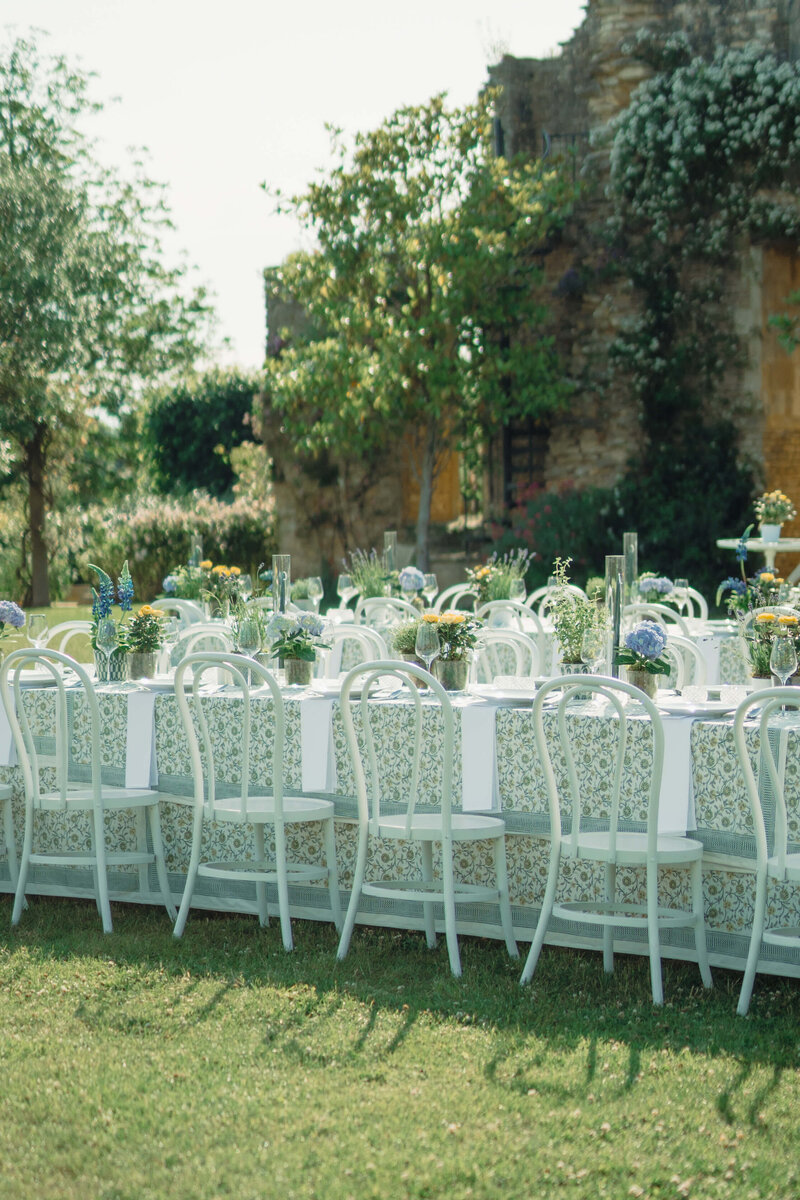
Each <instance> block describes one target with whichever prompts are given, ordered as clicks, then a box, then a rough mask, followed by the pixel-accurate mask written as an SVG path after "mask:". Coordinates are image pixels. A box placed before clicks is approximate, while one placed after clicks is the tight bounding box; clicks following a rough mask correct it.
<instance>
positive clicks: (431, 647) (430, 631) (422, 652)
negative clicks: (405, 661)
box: [414, 621, 440, 671]
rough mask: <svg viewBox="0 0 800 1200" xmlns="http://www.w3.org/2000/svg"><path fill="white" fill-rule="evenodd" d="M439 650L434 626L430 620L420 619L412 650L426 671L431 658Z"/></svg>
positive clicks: (432, 658)
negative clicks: (423, 664)
mask: <svg viewBox="0 0 800 1200" xmlns="http://www.w3.org/2000/svg"><path fill="white" fill-rule="evenodd" d="M439 650H440V646H439V633H438V631H437V629H436V626H435V625H434V624H433V622H431V621H420V623H419V626H418V627H417V639H416V641H415V643H414V651H415V653H416V655H417V658H421V659H422V661H423V662H424V663H425V669H426V670H427V671H430V669H431V663H432V662H433V660H434V659H435V658H438V657H439Z"/></svg>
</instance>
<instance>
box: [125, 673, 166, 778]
mask: <svg viewBox="0 0 800 1200" xmlns="http://www.w3.org/2000/svg"><path fill="white" fill-rule="evenodd" d="M155 707H156V695H155V692H129V693H128V730H127V738H126V744H125V787H128V788H152V787H156V786H157V784H158V770H157V769H156V724H155Z"/></svg>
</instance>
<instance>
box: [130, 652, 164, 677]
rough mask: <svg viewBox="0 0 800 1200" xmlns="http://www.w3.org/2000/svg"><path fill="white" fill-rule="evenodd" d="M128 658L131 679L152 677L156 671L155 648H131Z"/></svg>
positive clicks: (156, 653)
mask: <svg viewBox="0 0 800 1200" xmlns="http://www.w3.org/2000/svg"><path fill="white" fill-rule="evenodd" d="M128 658H129V659H130V674H131V679H152V678H153V676H154V675H155V673H156V660H157V658H158V652H157V651H156V650H132V651H131V653H130V654H129V655H128Z"/></svg>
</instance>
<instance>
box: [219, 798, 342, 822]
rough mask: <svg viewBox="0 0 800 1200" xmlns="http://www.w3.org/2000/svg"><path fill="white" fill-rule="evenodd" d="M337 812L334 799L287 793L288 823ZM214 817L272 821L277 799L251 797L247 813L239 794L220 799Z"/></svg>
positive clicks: (321, 818)
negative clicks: (244, 813)
mask: <svg viewBox="0 0 800 1200" xmlns="http://www.w3.org/2000/svg"><path fill="white" fill-rule="evenodd" d="M333 812H334V809H333V801H331V800H317V799H315V798H314V797H313V796H284V797H283V819H284V821H285V822H286V824H287V825H288V824H291V823H293V822H295V821H327V820H329V819H330V818H331V817H332V816H333ZM214 818H215V820H218V821H245V820H246V821H250V822H252V821H258V822H265V823H266V822H271V821H274V820H275V800H274V797H272V796H250V797H248V800H247V815H246V816H244V815H243V813H242V802H241V799H240V798H239V796H231V797H230V799H226V800H217V802H216V804H215V805H214Z"/></svg>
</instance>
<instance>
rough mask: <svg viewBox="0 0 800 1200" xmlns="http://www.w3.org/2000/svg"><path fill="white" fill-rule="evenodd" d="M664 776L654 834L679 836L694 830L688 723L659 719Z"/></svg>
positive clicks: (681, 719) (676, 718) (681, 718)
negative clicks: (662, 729) (656, 828)
mask: <svg viewBox="0 0 800 1200" xmlns="http://www.w3.org/2000/svg"><path fill="white" fill-rule="evenodd" d="M661 722H662V724H663V726H664V772H663V775H662V776H661V793H660V796H659V802H658V832H659V833H668V834H679V835H680V836H681V837H683V835H684V834H685V833H686V832H687V830H691V829H696V828H697V826H696V824H695V818H694V796H693V794H692V757H691V736H692V719H691V717H685V716H678V715H675V716H662V718H661Z"/></svg>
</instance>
